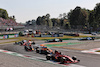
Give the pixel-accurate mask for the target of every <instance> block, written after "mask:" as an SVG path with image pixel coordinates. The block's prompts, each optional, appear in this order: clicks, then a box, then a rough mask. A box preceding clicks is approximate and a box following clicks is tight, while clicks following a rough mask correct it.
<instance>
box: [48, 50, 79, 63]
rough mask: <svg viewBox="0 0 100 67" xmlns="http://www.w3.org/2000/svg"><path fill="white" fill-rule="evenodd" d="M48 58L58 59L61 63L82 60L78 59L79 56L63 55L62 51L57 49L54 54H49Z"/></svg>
mask: <svg viewBox="0 0 100 67" xmlns="http://www.w3.org/2000/svg"><path fill="white" fill-rule="evenodd" d="M46 59H47V60H54V61H58V62H60V63H61V64H64V63H78V62H80V60H77V58H76V57H75V56H73V57H70V56H68V55H62V54H61V52H58V51H55V53H54V54H48V55H47V56H46Z"/></svg>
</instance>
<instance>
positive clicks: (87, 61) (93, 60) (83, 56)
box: [0, 40, 100, 67]
mask: <svg viewBox="0 0 100 67" xmlns="http://www.w3.org/2000/svg"><path fill="white" fill-rule="evenodd" d="M65 42H79V41H77V40H74V41H72V40H68V41H65ZM84 42H85V41H84ZM86 42H93V41H86ZM94 42H96V41H94ZM41 43H44V42H43V41H36V44H41ZM83 44H84V43H83ZM73 46H75V45H71V46H70V45H68V46H67V47H71V48H73ZM76 46H77V47H78V45H76ZM91 48H92V47H91ZM0 49H4V50H8V51H12V52H16V53H19V54H23V55H27V56H31V57H32V56H33V57H34V56H35V57H39V58H43V59H45V55H41V54H38V53H36V52H35V51H33V52H26V51H25V50H24V47H23V46H19V45H13V44H6V45H0ZM51 49H52V50H55V49H56V50H59V51H60V52H62V53H63V54H65V55H69V56H77V58H79V59H80V60H81V61H80V63H77V64H68V65H67V67H100V63H99V62H100V55H97V54H89V53H82V52H81V50H76V49H75V50H74V49H64V48H54V47H52V48H51ZM84 49H85V47H84ZM86 49H87V48H86ZM2 55H3V56H5V57H6V55H7V57H6V58H5V59H7V60H10V59H11V60H10V61H11V62H12V61H13V60H14V59H19V60H17V61H16V60H14V62H12V63H15V64H16V65H15V64H12V65H11V66H12V67H29V66H30V67H43V66H44V67H51V66H52V67H62V66H63V65H61V66H60V65H59V64H58V65H56V64H52V63H47V62H44V61H35V60H31V59H27V58H21V57H17V56H12V55H8V54H4V53H0V56H2ZM10 56H11V58H10ZM0 59H2V58H0ZM23 61H25V63H26V64H25V65H24V62H23ZM6 62H8V61H6ZM17 62H20V64H19V63H17ZM51 62H52V61H51ZM2 63H3V62H2ZM53 63H55V62H53ZM9 64H11V63H10V62H9ZM18 64H19V65H18ZM13 65H15V66H13ZM27 65H29V66H27ZM11 66H0V67H11ZM64 66H66V65H64Z"/></svg>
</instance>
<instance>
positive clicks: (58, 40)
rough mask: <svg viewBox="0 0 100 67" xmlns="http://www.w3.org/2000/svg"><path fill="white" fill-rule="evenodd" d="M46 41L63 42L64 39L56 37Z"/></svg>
mask: <svg viewBox="0 0 100 67" xmlns="http://www.w3.org/2000/svg"><path fill="white" fill-rule="evenodd" d="M46 42H62V39H60V38H59V39H58V38H55V39H50V40H47V41H46Z"/></svg>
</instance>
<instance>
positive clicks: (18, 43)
mask: <svg viewBox="0 0 100 67" xmlns="http://www.w3.org/2000/svg"><path fill="white" fill-rule="evenodd" d="M25 42H29V41H27V40H22V41H19V42H15V43H14V45H23V44H24V43H25ZM30 42H31V44H32V45H34V44H35V42H34V41H30Z"/></svg>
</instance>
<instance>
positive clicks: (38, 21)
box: [36, 16, 42, 25]
mask: <svg viewBox="0 0 100 67" xmlns="http://www.w3.org/2000/svg"><path fill="white" fill-rule="evenodd" d="M41 19H42V18H41V17H40V16H39V17H38V18H37V20H36V24H37V25H41Z"/></svg>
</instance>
